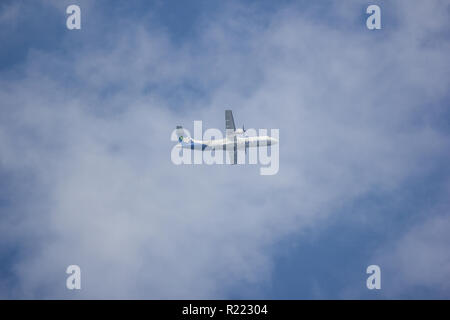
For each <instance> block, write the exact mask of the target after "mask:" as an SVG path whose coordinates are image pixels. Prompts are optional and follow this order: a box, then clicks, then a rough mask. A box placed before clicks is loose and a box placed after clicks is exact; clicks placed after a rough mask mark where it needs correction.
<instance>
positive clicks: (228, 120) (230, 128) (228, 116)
mask: <svg viewBox="0 0 450 320" xmlns="http://www.w3.org/2000/svg"><path fill="white" fill-rule="evenodd" d="M225 129H226V130H225V132H226V134H227V137H228V136H230V135H232V134H233V133H234V131H236V126H235V125H234V119H233V112H232V111H231V110H225Z"/></svg>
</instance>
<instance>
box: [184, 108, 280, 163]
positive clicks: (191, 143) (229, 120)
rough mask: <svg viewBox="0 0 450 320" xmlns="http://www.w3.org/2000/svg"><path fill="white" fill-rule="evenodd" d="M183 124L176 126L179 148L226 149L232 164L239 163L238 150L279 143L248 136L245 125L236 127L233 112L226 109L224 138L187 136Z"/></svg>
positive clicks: (266, 137) (261, 137) (273, 139)
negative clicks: (194, 137) (193, 137)
mask: <svg viewBox="0 0 450 320" xmlns="http://www.w3.org/2000/svg"><path fill="white" fill-rule="evenodd" d="M184 132H185V131H184V129H183V127H182V126H177V127H176V133H177V137H178V141H179V144H178V145H177V147H178V148H185V149H191V150H201V151H205V150H220V149H222V150H226V151H228V152H229V155H230V161H231V164H237V150H245V152H247V149H248V148H252V147H256V148H259V147H265V146H271V145H275V144H277V143H278V140H277V139H275V138H272V137H268V136H257V137H248V136H247V135H246V134H245V132H246V130H245V129H244V126H242V129H240V128H239V129H236V126H235V124H234V118H233V112H232V111H231V110H225V133H226V136H225V138H223V139H217V140H196V139H192V138H191V137H188V136H185V134H184Z"/></svg>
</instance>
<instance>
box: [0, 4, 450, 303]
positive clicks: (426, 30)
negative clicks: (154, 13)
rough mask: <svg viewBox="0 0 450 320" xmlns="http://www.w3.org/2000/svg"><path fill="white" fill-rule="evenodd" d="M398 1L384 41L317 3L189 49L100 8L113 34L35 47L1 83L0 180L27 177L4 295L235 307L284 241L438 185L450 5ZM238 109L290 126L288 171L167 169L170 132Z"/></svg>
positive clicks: (13, 226)
mask: <svg viewBox="0 0 450 320" xmlns="http://www.w3.org/2000/svg"><path fill="white" fill-rule="evenodd" d="M386 6H387V7H388V8H389V10H392V12H393V13H391V15H392V16H391V17H392V21H395V22H397V25H396V27H395V28H392V29H391V28H390V27H389V25H386V26H385V29H383V30H382V31H381V32H382V34H383V37H381V36H380V35H379V34H376V33H374V32H369V31H368V30H364V29H363V27H364V25H365V24H364V21H363V20H361V29H352V27H351V26H353V24H354V22H355V20H357V19H350V22H349V26H348V28H346V27H345V26H344V27H342V28H335V26H334V25H333V23H329V22H328V21H327V20H326V19H325V20H321V19H319V18H318V17H317V16H316V14H315V11H314V10H313V11H307V10H306V11H305V12H303V11H302V10H299V8H297V7H296V6H292V7H291V6H289V7H285V8H281V9H280V10H275V11H274V12H272V11H267V10H258V6H256V5H255V7H254V8H251V7H250V8H249V7H246V8H244V7H242V6H241V5H237V4H229V5H226V10H224V11H223V13H214V12H211V13H210V14H208V15H206V16H205V17H204V18H202V19H201V20H199V21H197V22H196V26H197V27H196V28H194V29H195V31H194V33H195V36H192V37H191V38H190V39H189V41H183V39H179V40H180V41H179V42H177V41H174V40H173V39H171V38H170V36H169V34H168V32H167V31H164V28H162V27H161V25H158V23H157V22H155V23H154V25H151V26H149V25H148V24H145V22H144V21H142V20H139V19H136V20H133V19H131V18H127V17H121V24H120V25H117V24H114V22H113V21H112V19H111V17H106V16H103V15H102V11H101V10H100V11H98V10H94V9H91V11H89V12H90V18H91V19H94V18H95V19H96V21H97V22H96V23H98V24H104V25H108V26H110V27H111V29H112V30H113V32H111V33H108V34H104V35H103V37H99V35H98V34H97V33H96V31H93V30H91V29H89V28H85V27H84V26H83V29H82V32H83V33H79V34H75V33H70V31H67V34H66V35H65V36H64V37H63V41H62V45H60V46H58V49H57V50H55V51H52V50H46V51H43V50H32V51H30V52H29V53H28V59H27V60H26V62H24V63H23V65H22V66H21V68H20V71H19V72H18V73H14V74H11V72H9V73H3V74H2V75H1V81H0V84H1V86H0V100H1V101H2V107H1V111H0V112H1V113H0V115H1V118H0V119H1V120H0V164H1V167H0V168H1V169H0V172H1V173H2V174H8V175H10V176H11V177H12V178H11V179H12V181H14V183H15V184H17V186H16V187H15V188H14V189H13V188H12V186H11V185H10V184H8V183H2V189H3V190H6V191H5V193H6V195H7V198H8V199H10V198H11V197H14V198H15V199H16V200H15V201H11V202H10V204H11V205H10V206H4V207H1V209H0V210H1V211H2V218H1V219H2V220H1V222H2V223H1V229H0V230H1V232H0V234H1V236H0V237H1V238H0V239H1V241H2V242H4V243H7V244H8V245H7V247H8V248H10V247H14V248H15V250H16V251H17V252H19V254H18V255H16V256H13V257H11V258H10V259H9V260H7V261H6V262H4V263H5V264H6V265H7V267H6V268H7V269H8V270H9V271H10V273H11V274H12V275H10V278H11V279H10V280H8V282H7V284H5V285H2V286H0V288H1V290H2V291H1V292H0V294H1V295H2V296H4V297H22V298H48V297H64V298H70V297H85V298H108V297H111V298H119V297H122V298H186V297H191V298H200V297H202V298H214V297H227V296H230V295H232V294H233V292H232V290H234V289H235V288H236V286H238V285H239V284H240V283H242V284H244V285H245V284H254V283H261V282H264V281H266V280H267V279H269V278H270V274H271V273H270V272H271V267H272V264H273V260H272V254H273V252H272V250H271V248H272V246H273V245H274V244H275V243H276V242H277V241H278V240H280V239H281V238H283V237H285V236H287V235H290V234H295V233H301V232H304V230H305V228H306V227H314V225H316V224H326V223H327V218H328V217H330V216H331V215H333V214H335V212H336V209H338V208H340V207H341V206H342V205H343V204H345V203H351V202H352V201H353V200H354V199H355V198H357V197H359V196H361V195H364V194H368V193H370V192H371V191H373V190H380V189H381V190H396V188H397V187H398V186H399V185H401V184H402V183H404V182H405V180H406V179H407V178H408V177H411V176H412V175H419V176H420V175H426V174H428V173H429V172H430V171H431V170H432V169H433V168H435V167H436V163H438V162H441V161H442V160H443V159H447V158H448V156H449V153H448V151H447V150H448V147H449V139H448V130H447V129H448V128H442V127H441V125H440V122H439V120H440V117H441V116H442V115H443V114H445V113H446V112H448V111H447V106H446V105H443V104H442V101H443V100H444V101H448V100H447V99H448V96H447V88H448V85H449V80H450V78H449V77H448V70H449V69H448V67H449V64H448V57H447V53H448V49H449V42H448V39H446V38H444V39H441V38H440V39H441V41H440V42H434V41H431V40H430V37H435V36H437V35H440V34H441V32H442V31H443V30H446V29H445V28H447V27H448V11H447V14H445V13H443V12H445V10H444V11H443V10H441V9H442V8H443V7H445V2H437V4H436V5H435V6H431V7H428V6H427V7H426V9H424V8H422V5H421V4H417V5H416V6H413V7H411V6H410V5H409V4H408V3H407V2H399V3H398V4H395V5H392V6H391V5H386ZM358 7H361V8H362V6H361V5H360V3H359V2H349V3H348V4H342V5H341V7H339V11H338V12H340V16H339V17H338V18H339V19H342V21H344V20H345V19H343V17H344V16H346V15H349V16H351V14H350V12H353V11H351V10H354V9H355V8H358ZM332 8H334V6H333V7H332ZM363 12H364V11H363ZM405 15H408V17H406V16H405ZM430 19H432V20H433V21H434V22H433V23H430V22H427V21H429V20H430ZM422 22H423V23H422ZM425 22H426V23H425ZM418 25H421V26H422V27H418ZM411 30H414V32H413V33H411V32H412V31H411ZM74 43H75V44H76V45H77V46H76V47H73V44H74ZM55 45H56V44H55ZM430 75H432V76H430ZM227 107H231V108H233V110H234V112H235V117H236V121H237V122H239V123H241V122H242V121H243V122H245V124H246V126H254V127H257V128H259V127H268V128H280V142H281V143H280V155H281V163H280V172H279V174H278V175H276V176H273V177H261V176H259V174H258V170H257V168H255V167H251V166H250V167H249V166H246V167H239V166H233V167H226V166H219V167H217V166H212V167H208V166H199V167H188V166H179V167H177V166H174V165H173V164H172V163H171V161H170V150H171V148H172V144H171V142H170V133H171V132H172V130H173V128H174V126H175V125H176V124H179V123H183V124H184V125H185V126H187V127H189V125H190V122H191V121H193V120H200V119H201V120H203V121H204V123H205V124H211V127H219V128H220V127H222V126H223V119H222V118H223V110H224V109H225V108H227ZM424 115H426V116H424ZM23 175H26V178H23ZM382 214H383V213H382V212H380V215H382ZM386 219H388V217H386ZM443 219H446V218H443ZM430 223H431V224H432V222H430ZM406 238H407V236H406ZM405 241H406V240H405ZM437 241H438V242H439V243H441V240H439V239H438V240H437ZM5 250H6V249H5ZM421 254H422V251H420V252H419V253H417V256H418V257H420V256H421ZM423 254H424V256H423V257H424V258H425V257H426V252H425V251H424V252H423ZM69 264H78V265H80V267H81V269H82V273H83V280H82V281H83V289H82V290H81V292H79V293H75V294H74V293H73V292H68V291H67V290H66V289H65V287H64V284H65V277H66V275H65V273H64V272H65V268H66V267H67V265H69ZM430 286H433V283H431V284H430ZM320 290H324V288H320Z"/></svg>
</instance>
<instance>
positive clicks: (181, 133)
mask: <svg viewBox="0 0 450 320" xmlns="http://www.w3.org/2000/svg"><path fill="white" fill-rule="evenodd" d="M177 137H178V142H189V141H190V140H191V138H190V137H189V136H187V133H186V131H185V130H184V129H183V127H182V126H177Z"/></svg>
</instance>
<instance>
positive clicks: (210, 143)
mask: <svg viewBox="0 0 450 320" xmlns="http://www.w3.org/2000/svg"><path fill="white" fill-rule="evenodd" d="M277 143H278V140H277V139H275V138H271V137H268V136H260V137H245V136H239V135H231V136H228V137H226V138H224V139H217V140H195V139H192V138H185V139H184V140H183V141H182V142H181V143H180V144H179V147H180V148H186V149H192V150H202V151H204V150H220V149H222V150H243V149H246V148H252V147H266V146H271V145H274V144H277Z"/></svg>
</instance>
